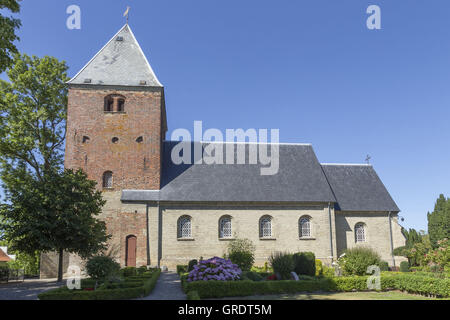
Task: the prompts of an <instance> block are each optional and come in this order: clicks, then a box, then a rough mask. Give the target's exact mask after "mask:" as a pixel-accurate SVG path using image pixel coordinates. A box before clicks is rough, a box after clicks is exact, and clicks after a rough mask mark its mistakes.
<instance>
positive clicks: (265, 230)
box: [259, 216, 272, 238]
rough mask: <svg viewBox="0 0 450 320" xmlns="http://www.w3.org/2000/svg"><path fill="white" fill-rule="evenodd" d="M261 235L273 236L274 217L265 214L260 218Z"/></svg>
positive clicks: (263, 236)
mask: <svg viewBox="0 0 450 320" xmlns="http://www.w3.org/2000/svg"><path fill="white" fill-rule="evenodd" d="M259 236H260V238H271V237H272V218H271V217H269V216H264V217H262V218H261V219H260V220H259Z"/></svg>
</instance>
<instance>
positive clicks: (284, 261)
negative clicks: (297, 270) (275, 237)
mask: <svg viewBox="0 0 450 320" xmlns="http://www.w3.org/2000/svg"><path fill="white" fill-rule="evenodd" d="M269 261H270V264H271V266H272V268H273V271H274V272H275V274H277V277H278V275H279V276H280V277H281V279H278V280H289V279H290V278H291V272H292V271H294V267H295V265H294V258H293V256H292V254H290V253H286V252H275V253H272V255H271V256H270V258H269Z"/></svg>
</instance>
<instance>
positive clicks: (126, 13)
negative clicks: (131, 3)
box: [123, 6, 130, 24]
mask: <svg viewBox="0 0 450 320" xmlns="http://www.w3.org/2000/svg"><path fill="white" fill-rule="evenodd" d="M129 13H130V7H128V6H127V10H125V13H124V14H123V16H124V17H127V24H128V15H129Z"/></svg>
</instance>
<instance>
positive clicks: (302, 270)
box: [293, 252, 316, 277]
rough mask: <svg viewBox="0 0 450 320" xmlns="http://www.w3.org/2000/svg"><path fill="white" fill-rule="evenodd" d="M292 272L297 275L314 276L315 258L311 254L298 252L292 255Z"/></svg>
mask: <svg viewBox="0 0 450 320" xmlns="http://www.w3.org/2000/svg"><path fill="white" fill-rule="evenodd" d="M293 258H294V271H295V272H296V273H297V274H298V275H301V274H303V275H306V276H311V277H313V276H315V275H316V256H315V255H314V253H312V252H298V253H296V254H294V257H293Z"/></svg>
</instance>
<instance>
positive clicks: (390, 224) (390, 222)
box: [388, 211, 395, 267]
mask: <svg viewBox="0 0 450 320" xmlns="http://www.w3.org/2000/svg"><path fill="white" fill-rule="evenodd" d="M391 213H392V212H391V211H389V213H388V219H389V238H390V241H391V256H392V266H393V267H395V258H394V241H393V240H392V221H391Z"/></svg>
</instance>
